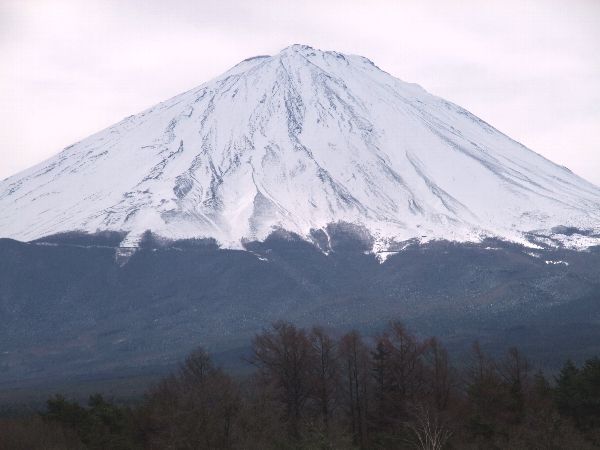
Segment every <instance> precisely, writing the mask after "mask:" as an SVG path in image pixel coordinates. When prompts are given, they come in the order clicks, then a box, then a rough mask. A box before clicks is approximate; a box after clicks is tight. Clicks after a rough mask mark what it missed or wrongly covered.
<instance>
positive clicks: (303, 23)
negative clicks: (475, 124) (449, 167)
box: [0, 0, 600, 184]
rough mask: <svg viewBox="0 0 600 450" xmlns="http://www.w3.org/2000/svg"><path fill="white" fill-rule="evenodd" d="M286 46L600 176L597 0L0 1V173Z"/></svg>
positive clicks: (595, 178) (599, 11) (599, 181)
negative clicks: (338, 61)
mask: <svg viewBox="0 0 600 450" xmlns="http://www.w3.org/2000/svg"><path fill="white" fill-rule="evenodd" d="M292 43H307V44H309V45H312V46H314V47H317V48H322V49H325V50H327V49H335V50H339V51H343V52H348V53H357V54H362V55H364V56H367V57H369V58H370V59H372V60H373V61H374V62H375V63H376V64H377V65H379V66H380V67H381V68H382V69H384V70H386V71H388V72H390V73H391V74H393V75H395V76H397V77H399V78H401V79H404V80H406V81H412V82H417V83H419V84H421V85H422V86H423V87H425V88H426V89H428V90H429V91H430V92H433V93H435V94H437V95H440V96H442V97H445V98H447V99H449V100H451V101H454V102H456V103H458V104H460V105H462V106H464V107H465V108H467V109H469V110H471V111H472V112H473V113H475V114H476V115H478V116H480V117H481V118H483V119H484V120H486V121H488V122H490V123H491V124H492V125H494V126H496V127H497V128H499V129H500V130H502V131H504V132H505V133H506V134H508V135H510V136H511V137H513V138H515V139H517V140H519V141H521V142H523V143H524V144H525V145H527V146H528V147H530V148H531V149H533V150H535V151H537V152H538V153H541V154H543V155H545V156H547V157H548V158H550V159H552V160H554V161H556V162H557V163H560V164H563V165H566V166H568V167H570V168H571V169H572V170H573V171H575V172H576V173H578V174H580V175H582V176H584V177H586V178H587V179H589V180H590V181H593V182H595V183H596V184H600V83H599V82H598V80H600V2H597V1H595V0H579V1H569V2H567V1H566V0H565V1H558V0H556V1H552V0H536V1H525V0H519V1H517V0H510V1H488V2H477V1H474V0H472V1H456V2H454V1H441V0H440V1H433V0H429V1H421V2H409V1H392V0H389V1H370V2H365V1H358V0H356V1H354V0H345V1H337V0H329V1H327V0H320V1H316V0H307V1H294V2H292V1H283V0H278V1H275V0H272V1H268V0H258V1H241V0H238V1H226V0H221V1H212V0H211V1H192V0H189V1H186V0H173V1H170V2H164V1H159V0H146V1H141V0H139V1H136V0H134V1H116V0H105V1H100V0H87V1H83V0H52V1H50V0H47V1H45V0H16V1H13V0H4V1H3V2H2V3H0V58H2V63H1V64H0V100H1V102H0V121H1V123H2V126H1V127H0V177H4V176H8V175H10V174H12V173H14V172H16V171H18V170H21V169H24V168H26V167H27V166H29V165H32V164H34V163H37V162H39V161H40V160H42V159H44V158H46V157H49V156H51V155H52V154H54V153H56V152H57V151H59V150H60V149H61V148H62V147H64V146H66V145H69V144H71V143H73V142H74V141H76V140H78V139H81V138H83V137H85V136H87V135H89V134H91V133H93V132H95V131H97V130H99V129H101V128H103V127H106V126H108V125H110V124H112V123H114V122H116V121H118V120H120V119H121V118H123V117H124V116H127V115H129V114H132V113H135V112H138V111H140V110H142V109H144V108H146V107H148V106H150V105H152V104H154V103H157V102H159V101H162V100H164V99H166V98H168V97H170V96H173V95H175V94H177V93H179V92H181V91H184V90H187V89H189V88H191V87H193V86H195V85H198V84H200V83H202V82H204V81H206V80H208V79H210V78H212V77H213V76H216V75H218V74H219V73H221V72H223V71H225V70H226V69H228V68H229V67H230V66H232V65H234V64H235V63H237V62H239V61H240V60H242V59H244V58H246V57H249V56H252V55H256V54H272V53H275V52H277V51H279V50H280V49H281V48H283V47H286V46H288V45H290V44H292Z"/></svg>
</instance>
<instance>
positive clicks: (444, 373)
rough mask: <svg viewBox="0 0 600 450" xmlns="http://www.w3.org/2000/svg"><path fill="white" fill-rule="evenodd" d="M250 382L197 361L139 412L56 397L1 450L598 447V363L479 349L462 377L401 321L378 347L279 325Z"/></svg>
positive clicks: (254, 356) (252, 359) (376, 341)
mask: <svg viewBox="0 0 600 450" xmlns="http://www.w3.org/2000/svg"><path fill="white" fill-rule="evenodd" d="M251 346H252V352H251V355H250V356H249V357H248V358H247V359H246V361H245V362H246V364H248V365H250V366H252V367H253V369H254V370H253V371H252V372H251V374H250V375H247V376H243V377H241V376H233V375H231V374H229V373H227V372H225V371H224V370H222V369H221V368H219V367H217V366H216V365H215V364H214V363H213V361H212V360H211V357H210V355H209V354H208V353H207V352H206V351H205V350H204V349H202V348H198V349H197V350H195V351H193V352H192V353H191V354H189V355H188V356H187V358H186V359H185V361H184V362H182V363H181V365H180V367H179V368H178V369H177V370H176V371H174V372H173V373H172V374H170V375H168V376H166V377H164V378H163V379H162V380H161V381H160V382H158V383H156V384H154V385H153V386H152V387H151V388H149V389H148V390H147V391H146V392H145V394H144V396H143V398H140V399H138V400H137V401H136V402H134V403H131V404H123V403H122V402H120V401H119V399H107V398H105V397H103V396H102V395H100V394H95V395H92V396H90V398H89V401H88V402H87V404H80V403H78V402H76V401H73V400H70V399H67V398H65V397H63V396H60V395H56V396H53V397H52V398H50V399H49V400H48V401H47V403H46V406H45V408H43V410H41V411H39V412H38V413H35V414H27V415H16V416H12V417H4V418H2V419H0V449H2V450H4V449H10V450H19V449H23V450H25V449H27V450H30V449H38V448H39V449H47V450H50V449H82V448H83V449H115V450H118V449H249V450H252V449H257V450H258V449H412V448H415V449H428V450H434V449H557V450H558V449H561V450H562V449H588V448H590V449H591V448H598V447H600V359H599V358H592V359H589V360H587V361H586V362H585V363H584V364H582V365H579V366H577V365H575V364H574V363H573V362H571V361H566V362H565V363H564V365H563V367H562V369H561V370H560V371H559V372H557V373H556V374H552V375H550V374H544V373H542V372H541V371H540V370H538V369H536V368H535V367H532V366H531V365H530V364H529V363H528V361H527V359H526V357H525V355H523V354H522V353H521V352H520V351H519V350H518V349H517V348H510V349H508V350H507V351H506V353H505V355H504V356H503V357H502V358H491V357H490V356H488V355H487V354H486V353H485V352H484V351H483V350H482V348H481V347H480V346H479V344H477V343H474V344H473V348H472V351H471V354H470V356H469V358H468V360H465V361H461V362H460V363H459V364H454V363H453V359H452V358H451V357H450V356H449V355H448V352H447V351H446V349H445V348H444V345H443V344H442V343H441V342H440V341H439V340H438V339H436V338H427V339H420V338H418V337H416V336H415V335H413V334H412V333H411V332H410V331H409V330H407V329H406V328H405V327H404V326H403V325H402V324H401V323H399V322H391V323H390V324H389V326H388V327H387V329H386V330H385V331H384V332H382V333H380V334H378V335H376V336H362V335H361V334H360V333H359V332H357V331H351V332H348V333H345V334H341V333H339V332H334V331H329V330H326V329H324V328H319V327H316V328H311V329H305V328H301V327H298V326H296V325H293V324H291V323H288V322H276V323H274V324H273V325H272V326H271V327H269V328H266V329H264V330H263V331H262V332H260V333H258V334H257V335H255V336H254V338H253V340H252V343H251Z"/></svg>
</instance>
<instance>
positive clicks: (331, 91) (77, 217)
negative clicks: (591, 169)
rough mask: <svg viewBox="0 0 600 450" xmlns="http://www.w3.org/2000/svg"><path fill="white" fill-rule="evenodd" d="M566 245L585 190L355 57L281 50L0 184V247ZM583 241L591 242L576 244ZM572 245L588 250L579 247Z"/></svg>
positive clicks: (587, 206)
mask: <svg viewBox="0 0 600 450" xmlns="http://www.w3.org/2000/svg"><path fill="white" fill-rule="evenodd" d="M338 222H346V223H351V224H356V225H359V226H360V227H362V228H364V229H366V230H368V231H369V232H370V234H371V235H372V236H373V237H374V238H375V239H374V242H375V244H374V245H375V250H377V249H385V248H390V246H391V244H392V243H393V242H401V241H405V240H409V239H412V238H418V239H420V240H432V239H448V240H458V241H478V240H481V239H482V238H484V237H490V236H493V237H500V238H503V239H508V240H513V241H525V240H526V239H528V236H531V235H532V233H533V234H535V235H537V236H553V231H552V230H553V229H554V231H556V230H557V228H556V227H557V226H562V228H560V229H564V227H575V228H576V229H577V230H588V232H587V233H583V232H582V234H577V236H579V237H580V240H579V241H577V239H574V238H573V234H572V233H563V236H564V238H565V240H567V241H568V242H569V243H571V244H573V243H575V244H576V243H577V242H581V241H583V242H584V243H585V242H588V241H590V240H593V239H592V237H591V236H592V235H593V233H596V232H597V231H598V230H599V229H600V189H599V188H598V187H596V186H594V185H592V184H590V183H588V182H586V181H585V180H583V179H581V178H580V177H578V176H576V175H575V174H573V173H572V172H570V171H569V170H568V169H566V168H564V167H561V166H558V165H556V164H554V163H552V162H550V161H548V160H547V159H545V158H543V157H542V156H540V155H538V154H536V153H534V152H532V151H530V150H529V149H527V148H526V147H524V146H523V145H521V144H519V143H517V142H515V141H514V140H512V139H510V138H509V137H507V136H506V135H504V134H502V133H501V132H499V131H497V130H496V129H494V128H493V127H491V126H490V125H488V124H487V123H485V122H484V121H482V120H480V119H478V118H477V117H475V116H474V115H472V114H471V113H469V112H468V111H466V110H464V109H463V108H461V107H459V106H457V105H455V104H453V103H450V102H448V101H445V100H443V99H441V98H439V97H436V96H434V95H431V94H429V93H427V92H426V91H425V90H423V89H422V88H421V87H419V86H418V85H416V84H410V83H405V82H402V81H400V80H398V79H396V78H394V77H393V76H391V75H389V74H388V73H386V72H384V71H382V70H380V69H379V68H378V67H377V66H375V65H374V64H373V63H372V62H371V61H370V60H368V59H366V58H364V57H360V56H354V55H345V54H341V53H337V52H329V51H327V52H326V51H320V50H317V49H313V48H311V47H308V46H303V45H293V46H291V47H288V48H286V49H284V50H282V51H281V52H280V53H278V54H276V55H274V56H257V57H254V58H249V59H247V60H244V61H242V62H241V63H239V64H237V65H236V66H234V67H233V68H232V69H230V70H229V71H227V72H226V73H224V74H223V75H221V76H219V77H217V78H215V79H214V80H212V81H209V82H207V83H205V84H203V85H201V86H199V87H197V88H195V89H192V90H190V91H188V92H185V93H183V94H181V95H178V96H176V97H174V98H172V99H170V100H167V101H165V102H163V103H160V104H158V105H156V106H154V107H152V108H150V109H148V110H146V111H144V112H142V113H140V114H137V115H134V116H130V117H127V118H126V119H124V120H122V121H121V122H119V123H117V124H116V125H113V126H111V127H109V128H107V129H106V130H103V131H101V132H99V133H97V134H94V135H92V136H90V137H89V138H87V139H84V140H82V141H81V142H78V143H76V144H74V145H72V146H70V147H67V148H65V149H64V150H63V151H62V152H60V153H59V154H58V155H56V156H55V157H53V158H51V159H49V160H47V161H45V162H43V163H41V164H39V165H37V166H35V167H33V168H31V169H28V170H26V171H24V172H22V173H19V174H17V175H14V176H12V177H9V178H7V179H5V180H4V181H2V182H0V237H10V238H15V239H19V240H32V239H36V238H39V237H42V236H46V235H50V234H55V233H59V232H64V231H73V230H82V231H87V232H95V231H97V230H116V231H124V232H127V233H128V235H127V238H126V241H127V243H129V244H131V243H135V242H136V241H137V240H139V238H140V236H141V235H142V234H143V233H144V231H145V230H148V229H150V230H152V232H153V233H156V234H158V235H162V236H165V237H168V238H187V237H212V238H215V239H216V240H217V241H218V242H220V243H221V244H222V245H223V246H225V247H232V248H235V247H239V246H240V245H241V242H242V241H243V240H246V239H250V240H262V239H264V238H265V237H266V236H268V235H269V234H270V233H271V232H272V231H273V230H274V229H278V228H281V229H285V230H289V231H292V232H295V233H298V234H299V235H300V236H304V237H306V238H310V236H311V232H312V233H313V234H314V232H315V230H324V231H325V232H326V230H327V226H328V224H331V223H338ZM589 230H593V233H590V232H589ZM586 239H587V241H586Z"/></svg>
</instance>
